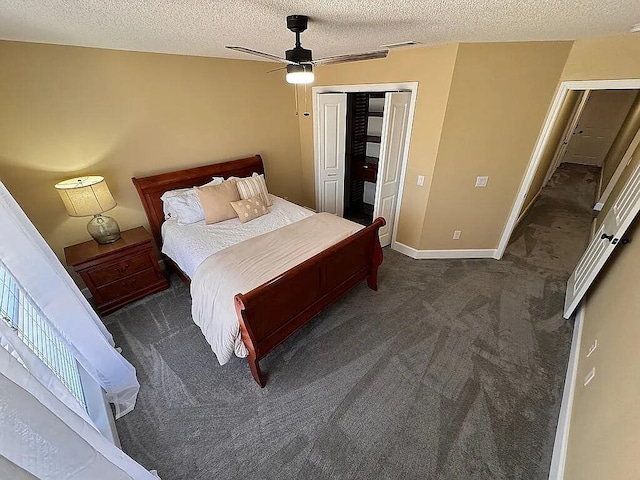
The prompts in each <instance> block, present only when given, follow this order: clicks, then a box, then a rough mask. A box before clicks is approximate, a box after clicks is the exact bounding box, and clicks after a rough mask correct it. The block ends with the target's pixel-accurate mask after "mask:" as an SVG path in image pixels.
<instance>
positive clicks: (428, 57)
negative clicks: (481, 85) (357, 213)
mask: <svg viewBox="0 0 640 480" xmlns="http://www.w3.org/2000/svg"><path fill="white" fill-rule="evenodd" d="M457 49H458V47H457V45H443V46H437V47H428V48H412V49H407V50H399V51H395V52H392V53H391V54H390V55H389V57H388V58H386V59H383V60H370V61H366V62H358V63H352V64H343V65H332V66H326V67H319V68H317V69H316V81H315V82H314V86H321V85H324V86H326V85H357V84H366V83H400V82H416V81H417V82H419V86H418V95H417V103H416V112H415V117H414V123H413V131H412V135H411V145H410V148H409V160H408V164H407V174H406V182H405V186H404V197H403V202H402V207H401V211H400V218H399V223H398V241H400V242H402V243H405V244H407V245H410V246H412V247H417V246H418V244H419V241H420V237H421V235H422V228H423V220H424V213H425V209H426V205H427V198H428V196H429V188H430V184H431V176H432V172H433V168H434V165H435V160H436V155H437V152H438V144H439V141H440V134H441V132H442V123H443V120H444V113H445V108H446V105H447V100H448V98H449V87H450V85H451V77H452V74H453V67H454V64H455V59H456V52H457ZM300 95H301V98H302V97H303V92H302V89H301V91H300ZM308 97H309V105H308V107H309V111H311V107H312V105H311V96H310V95H309V96H308ZM299 121H300V142H301V145H300V148H301V157H302V171H303V181H304V183H303V192H304V200H305V203H306V204H307V205H310V206H313V205H315V176H314V159H313V155H314V153H313V119H312V116H309V117H303V116H300V117H299ZM418 175H424V176H425V184H424V186H423V187H418V186H417V185H416V178H417V176H418Z"/></svg>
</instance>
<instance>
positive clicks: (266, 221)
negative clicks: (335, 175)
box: [162, 195, 313, 278]
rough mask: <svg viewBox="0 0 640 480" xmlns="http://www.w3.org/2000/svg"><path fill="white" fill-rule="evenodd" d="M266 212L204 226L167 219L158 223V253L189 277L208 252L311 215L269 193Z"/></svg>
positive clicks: (201, 223)
mask: <svg viewBox="0 0 640 480" xmlns="http://www.w3.org/2000/svg"><path fill="white" fill-rule="evenodd" d="M270 197H271V200H272V201H273V206H271V207H269V210H270V212H269V214H267V215H263V216H262V217H258V218H256V219H254V220H251V221H250V222H247V223H242V222H240V220H239V219H238V218H233V219H231V220H225V221H224V222H219V223H215V224H212V225H205V223H204V220H202V221H200V222H197V223H192V224H190V225H181V224H179V223H178V222H177V220H172V219H169V220H167V221H165V222H164V223H163V224H162V253H164V254H165V255H167V256H168V257H169V258H171V259H172V260H173V261H174V262H175V263H176V264H177V265H178V266H179V267H180V268H181V269H182V271H183V272H184V273H186V274H187V275H188V276H189V277H190V278H193V275H194V274H195V272H196V269H197V268H198V266H199V265H200V264H201V263H202V262H203V261H204V260H205V259H206V258H207V257H209V256H210V255H212V254H214V253H216V252H219V251H220V250H222V249H224V248H227V247H230V246H232V245H235V244H237V243H240V242H243V241H245V240H248V239H250V238H253V237H256V236H258V235H263V234H265V233H268V232H271V231H273V230H276V229H278V228H281V227H284V226H286V225H290V224H292V223H294V222H298V221H300V220H302V219H304V218H307V217H310V216H311V215H313V212H312V211H311V210H308V209H306V208H304V207H301V206H299V205H296V204H294V203H291V202H288V201H287V200H284V199H283V198H280V197H276V196H275V195H270Z"/></svg>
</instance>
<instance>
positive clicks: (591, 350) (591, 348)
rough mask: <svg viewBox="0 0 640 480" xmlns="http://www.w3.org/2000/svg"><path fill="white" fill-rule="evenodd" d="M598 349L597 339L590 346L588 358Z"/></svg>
mask: <svg viewBox="0 0 640 480" xmlns="http://www.w3.org/2000/svg"><path fill="white" fill-rule="evenodd" d="M596 348H598V339H597V338H596V339H595V340H594V341H593V343H592V344H591V345H589V349H588V350H587V358H589V357H590V356H591V354H592V353H593V352H594V351H595V349H596Z"/></svg>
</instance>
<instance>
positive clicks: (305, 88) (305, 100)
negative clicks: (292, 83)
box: [302, 83, 309, 117]
mask: <svg viewBox="0 0 640 480" xmlns="http://www.w3.org/2000/svg"><path fill="white" fill-rule="evenodd" d="M302 115H304V116H305V117H308V116H309V109H308V108H307V84H306V83H305V84H304V113H303V114H302Z"/></svg>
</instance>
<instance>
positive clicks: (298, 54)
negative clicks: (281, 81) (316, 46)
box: [285, 47, 311, 63]
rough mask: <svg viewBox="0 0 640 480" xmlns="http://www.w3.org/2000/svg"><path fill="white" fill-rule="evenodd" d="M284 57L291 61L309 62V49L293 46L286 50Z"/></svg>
mask: <svg viewBox="0 0 640 480" xmlns="http://www.w3.org/2000/svg"><path fill="white" fill-rule="evenodd" d="M285 57H286V59H287V60H289V61H291V62H296V63H308V62H311V50H307V49H306V48H302V47H295V48H292V49H291V50H287V51H286V53H285Z"/></svg>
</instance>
